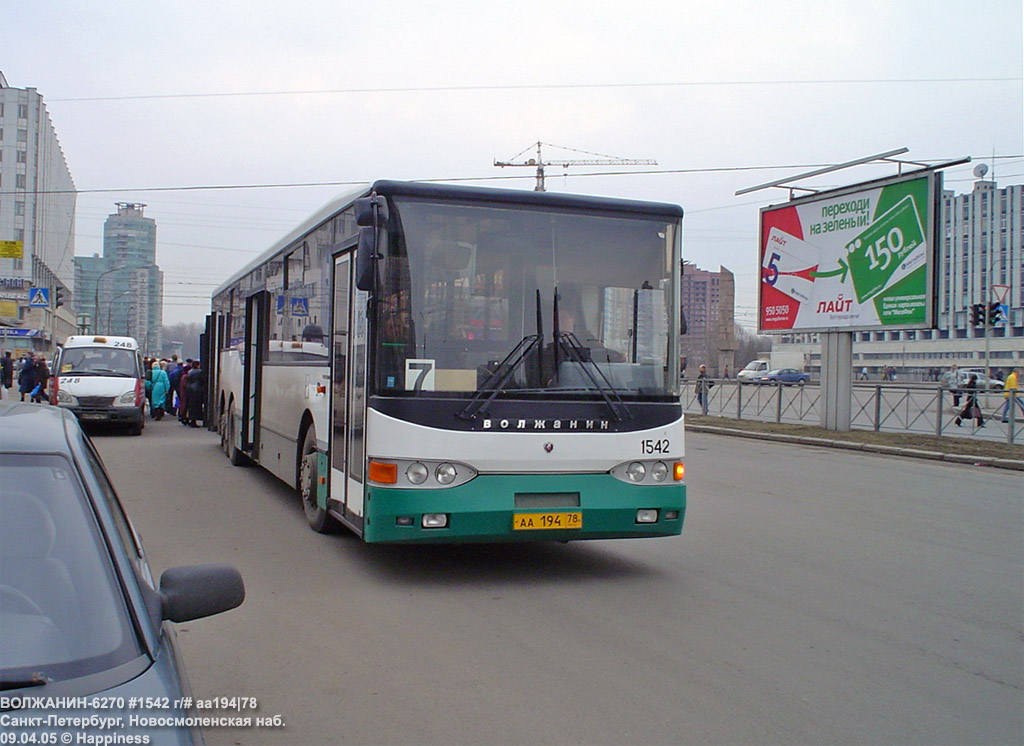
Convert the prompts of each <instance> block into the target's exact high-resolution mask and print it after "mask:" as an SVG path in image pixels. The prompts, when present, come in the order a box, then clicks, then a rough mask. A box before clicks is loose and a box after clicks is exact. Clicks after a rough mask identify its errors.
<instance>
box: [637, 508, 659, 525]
mask: <svg viewBox="0 0 1024 746" xmlns="http://www.w3.org/2000/svg"><path fill="white" fill-rule="evenodd" d="M636 522H637V523H657V522H658V510H657V508H641V509H640V510H638V511H637V512H636Z"/></svg>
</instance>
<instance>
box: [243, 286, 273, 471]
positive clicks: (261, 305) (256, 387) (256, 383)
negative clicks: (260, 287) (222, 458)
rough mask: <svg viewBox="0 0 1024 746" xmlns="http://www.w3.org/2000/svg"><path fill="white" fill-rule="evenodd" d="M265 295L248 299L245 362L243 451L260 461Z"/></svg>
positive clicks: (264, 346) (265, 323)
mask: <svg viewBox="0 0 1024 746" xmlns="http://www.w3.org/2000/svg"><path fill="white" fill-rule="evenodd" d="M267 298H268V295H267V293H265V292H261V293H256V294H255V295H251V296H249V297H248V298H246V299H245V358H244V360H243V362H242V425H241V433H240V434H241V440H242V450H243V451H245V452H246V453H248V454H249V455H250V456H251V457H252V458H254V459H256V460H257V461H258V460H259V433H260V388H261V384H262V382H263V362H264V361H263V351H264V350H266V349H267V342H266V339H267V310H268V308H269V303H268V302H267Z"/></svg>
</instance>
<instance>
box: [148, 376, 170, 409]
mask: <svg viewBox="0 0 1024 746" xmlns="http://www.w3.org/2000/svg"><path fill="white" fill-rule="evenodd" d="M149 382H150V385H151V386H152V389H151V390H152V392H153V398H152V400H151V402H150V406H151V407H152V408H153V419H154V420H162V419H163V417H164V407H166V406H167V392H168V391H170V390H171V381H170V379H169V378H168V377H167V373H166V372H165V371H164V369H163V368H161V367H160V363H159V362H154V363H153V368H152V370H150V372H149Z"/></svg>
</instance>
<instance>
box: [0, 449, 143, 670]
mask: <svg viewBox="0 0 1024 746" xmlns="http://www.w3.org/2000/svg"><path fill="white" fill-rule="evenodd" d="M0 473H2V474H3V475H4V478H3V482H2V484H0V650H2V651H3V656H2V658H0V666H2V669H0V677H2V681H3V685H5V686H13V685H15V684H16V683H17V682H24V681H31V680H32V679H33V678H34V677H37V674H38V675H39V677H38V678H39V679H41V680H42V681H59V680H62V679H72V678H78V677H81V676H85V675H87V674H90V673H95V672H97V671H103V670H107V669H110V668H113V667H115V666H118V665H121V664H123V663H126V662H128V661H130V660H131V659H132V658H134V657H135V656H137V655H139V653H140V649H139V646H138V641H137V639H136V637H135V635H134V634H133V632H132V626H131V622H130V619H129V617H128V612H127V608H126V606H125V601H124V597H123V595H122V592H121V589H120V586H119V584H118V581H117V578H116V575H115V573H114V569H113V566H112V562H111V558H110V555H109V553H108V550H107V546H106V544H105V543H104V540H103V538H102V536H101V534H100V531H99V528H98V526H97V524H96V520H95V517H94V515H93V514H92V509H91V507H90V505H89V503H88V502H87V501H86V499H85V495H84V492H83V487H82V485H81V482H80V481H79V479H78V477H77V474H76V472H75V469H74V466H73V465H72V463H71V462H70V461H68V460H67V459H66V458H64V457H62V456H57V455H24V454H17V455H12V454H2V455H0Z"/></svg>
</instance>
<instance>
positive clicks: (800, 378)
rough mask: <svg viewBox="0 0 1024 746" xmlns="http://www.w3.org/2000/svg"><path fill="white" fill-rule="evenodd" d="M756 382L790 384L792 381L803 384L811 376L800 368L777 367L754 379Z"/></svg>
mask: <svg viewBox="0 0 1024 746" xmlns="http://www.w3.org/2000/svg"><path fill="white" fill-rule="evenodd" d="M754 380H755V381H757V383H781V384H784V385H786V386H791V385H793V384H794V383H795V384H797V385H799V386H803V385H804V384H805V383H807V382H808V381H810V380H811V377H810V376H809V375H808V374H806V373H804V372H803V371H802V370H797V369H796V368H777V369H775V370H770V371H768V372H767V373H764V374H762V375H760V376H758V377H757V378H755V379H754Z"/></svg>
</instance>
